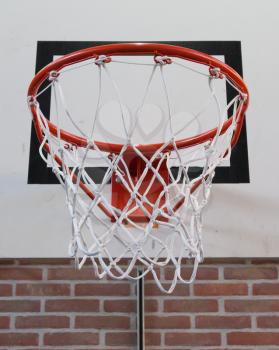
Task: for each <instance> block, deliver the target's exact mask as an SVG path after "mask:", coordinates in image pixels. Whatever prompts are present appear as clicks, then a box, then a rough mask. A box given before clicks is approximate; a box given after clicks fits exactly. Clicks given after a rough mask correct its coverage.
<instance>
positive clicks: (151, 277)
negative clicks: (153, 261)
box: [144, 269, 161, 281]
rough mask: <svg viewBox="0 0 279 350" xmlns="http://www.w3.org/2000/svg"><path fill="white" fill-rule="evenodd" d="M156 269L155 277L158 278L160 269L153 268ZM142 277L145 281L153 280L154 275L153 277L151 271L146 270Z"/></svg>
mask: <svg viewBox="0 0 279 350" xmlns="http://www.w3.org/2000/svg"><path fill="white" fill-rule="evenodd" d="M155 271H156V274H157V277H158V278H159V279H160V278H161V271H160V269H155ZM144 279H145V280H146V281H153V280H154V277H153V273H152V272H151V271H150V272H148V273H147V274H146V275H145V276H144Z"/></svg>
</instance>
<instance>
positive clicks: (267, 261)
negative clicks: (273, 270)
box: [251, 258, 279, 265]
mask: <svg viewBox="0 0 279 350" xmlns="http://www.w3.org/2000/svg"><path fill="white" fill-rule="evenodd" d="M251 263H252V264H253V265H278V264H279V259H278V258H255V259H251Z"/></svg>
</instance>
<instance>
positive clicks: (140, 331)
mask: <svg viewBox="0 0 279 350" xmlns="http://www.w3.org/2000/svg"><path fill="white" fill-rule="evenodd" d="M141 273H142V271H141V270H140V269H138V275H141ZM144 331H145V329H144V278H140V279H138V281H137V336H138V337H137V338H138V350H144V349H145V339H144V335H145V334H144V333H145V332H144Z"/></svg>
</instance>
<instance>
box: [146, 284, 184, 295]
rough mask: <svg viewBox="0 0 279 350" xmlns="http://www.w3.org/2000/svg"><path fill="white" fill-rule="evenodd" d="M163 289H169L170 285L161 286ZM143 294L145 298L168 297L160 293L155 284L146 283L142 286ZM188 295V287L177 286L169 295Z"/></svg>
mask: <svg viewBox="0 0 279 350" xmlns="http://www.w3.org/2000/svg"><path fill="white" fill-rule="evenodd" d="M163 287H164V288H166V289H168V288H169V287H170V285H169V284H163ZM144 293H145V295H146V296H161V297H168V296H169V295H168V294H166V293H163V292H161V291H160V289H159V288H158V286H157V285H156V284H155V283H146V284H145V285H144ZM189 294H190V289H189V285H186V284H177V285H176V287H175V289H174V291H173V292H172V294H171V295H172V296H188V295H189Z"/></svg>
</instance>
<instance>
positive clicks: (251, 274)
mask: <svg viewBox="0 0 279 350" xmlns="http://www.w3.org/2000/svg"><path fill="white" fill-rule="evenodd" d="M224 277H225V279H228V280H260V279H277V278H278V273H277V269H276V267H262V266H256V267H255V266H253V267H226V268H225V270H224Z"/></svg>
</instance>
